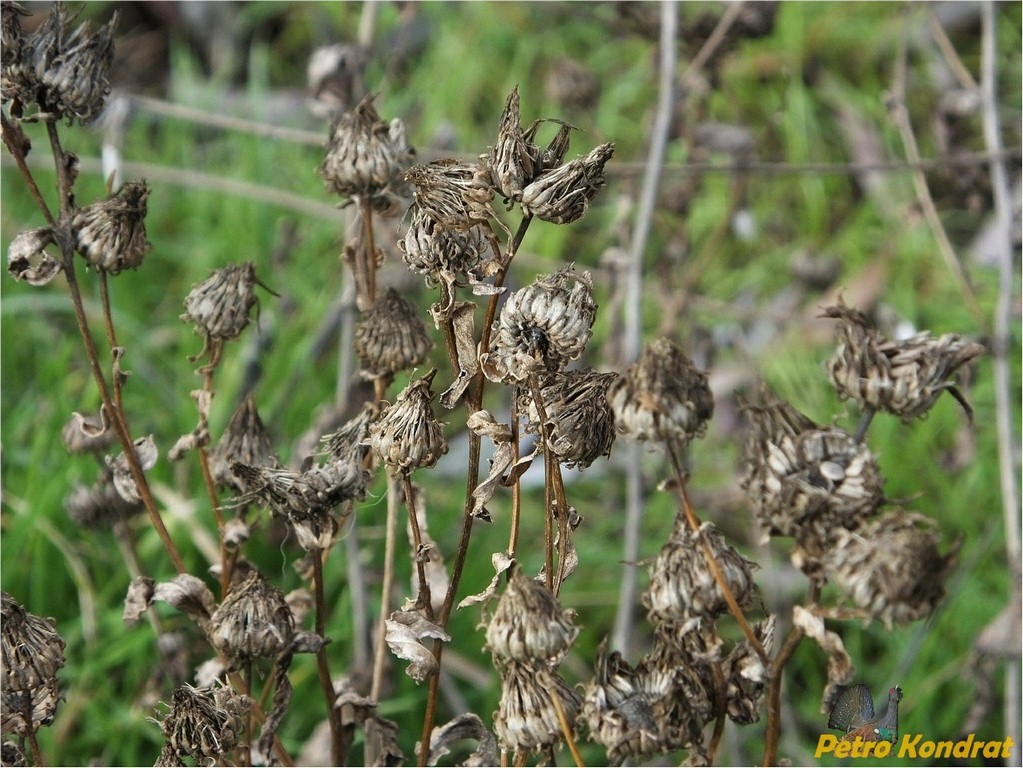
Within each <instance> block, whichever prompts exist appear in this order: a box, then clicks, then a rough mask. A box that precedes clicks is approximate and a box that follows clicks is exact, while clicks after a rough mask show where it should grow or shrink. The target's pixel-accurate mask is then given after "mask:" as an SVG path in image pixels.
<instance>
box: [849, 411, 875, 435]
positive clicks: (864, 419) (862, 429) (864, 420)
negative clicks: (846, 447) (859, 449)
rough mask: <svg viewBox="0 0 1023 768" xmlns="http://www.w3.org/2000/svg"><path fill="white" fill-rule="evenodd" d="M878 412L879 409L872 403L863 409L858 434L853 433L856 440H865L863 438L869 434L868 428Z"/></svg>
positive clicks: (857, 429) (857, 427)
mask: <svg viewBox="0 0 1023 768" xmlns="http://www.w3.org/2000/svg"><path fill="white" fill-rule="evenodd" d="M876 413H877V409H875V408H874V407H873V406H871V405H868V406H867V407H865V408H864V409H863V414H862V415H861V416H860V423H859V424H857V425H856V434H855V435H853V441H854V442H856V443H862V442H863V438H864V437H866V435H867V429H869V427H870V422H872V421H873V420H874V415H875V414H876Z"/></svg>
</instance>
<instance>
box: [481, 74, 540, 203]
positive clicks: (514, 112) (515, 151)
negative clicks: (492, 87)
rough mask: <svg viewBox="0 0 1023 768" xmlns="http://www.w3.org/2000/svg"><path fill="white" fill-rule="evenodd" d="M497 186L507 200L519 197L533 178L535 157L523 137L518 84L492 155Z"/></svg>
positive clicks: (508, 100)
mask: <svg viewBox="0 0 1023 768" xmlns="http://www.w3.org/2000/svg"><path fill="white" fill-rule="evenodd" d="M488 162H489V165H490V174H491V178H492V179H493V182H494V187H495V189H496V190H497V191H498V192H500V193H501V196H502V197H504V198H505V200H518V199H519V197H520V196H521V195H522V188H523V187H524V186H525V184H526V183H528V181H529V180H532V177H533V165H534V164H533V157H532V155H531V154H530V152H529V147H528V146H527V144H526V141H525V139H524V138H523V136H522V125H521V123H520V118H519V87H518V86H515V88H513V89H512V92H511V93H509V94H508V98H507V100H506V101H505V103H504V112H502V113H501V127H500V130H499V131H498V134H497V143H496V144H495V145H494V146H493V148H492V149H491V150H490V156H489V158H488Z"/></svg>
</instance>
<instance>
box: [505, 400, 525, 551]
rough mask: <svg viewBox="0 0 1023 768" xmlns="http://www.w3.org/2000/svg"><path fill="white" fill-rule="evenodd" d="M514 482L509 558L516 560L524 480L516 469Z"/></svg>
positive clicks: (515, 421) (515, 444)
mask: <svg viewBox="0 0 1023 768" xmlns="http://www.w3.org/2000/svg"><path fill="white" fill-rule="evenodd" d="M511 441H512V467H515V466H516V464H518V461H519V408H518V404H517V398H516V399H513V400H512V411H511ZM512 472H513V476H514V479H513V481H512V510H511V525H510V526H509V527H510V528H511V530H510V531H509V533H508V557H510V558H511V559H513V560H514V559H515V552H516V550H517V549H518V547H519V524H520V521H521V515H522V479H521V476H520V475H519V474H518V472H516V471H515V470H514V469H513V470H512Z"/></svg>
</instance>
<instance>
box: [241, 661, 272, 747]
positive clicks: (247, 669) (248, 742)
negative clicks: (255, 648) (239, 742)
mask: <svg viewBox="0 0 1023 768" xmlns="http://www.w3.org/2000/svg"><path fill="white" fill-rule="evenodd" d="M242 681H243V685H244V690H243V691H242V693H244V694H245V695H246V696H247V697H248V698H249V699H250V700H251V699H252V659H246V660H245V662H244V663H243V666H242ZM267 687H268V688H269V686H267ZM252 731H253V727H252V707H249V711H248V714H247V715H246V716H245V748H244V749H242V750H241V755H240V757H241V763H242V765H252Z"/></svg>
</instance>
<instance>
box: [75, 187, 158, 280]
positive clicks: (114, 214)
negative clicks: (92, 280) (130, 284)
mask: <svg viewBox="0 0 1023 768" xmlns="http://www.w3.org/2000/svg"><path fill="white" fill-rule="evenodd" d="M148 197H149V185H148V184H146V182H145V181H126V182H125V183H124V184H122V185H121V189H120V190H118V192H117V193H115V194H113V195H110V196H109V197H107V198H105V199H103V200H100V201H99V202H98V203H93V204H92V205H89V206H86V207H85V208H82V209H81V210H79V211H78V212H77V213H76V214H75V216H74V218H73V219H72V221H71V224H72V226H73V227H74V232H75V248H77V250H78V252H79V253H80V254H82V256H84V257H85V260H86V261H87V262H89V264H91V265H92V266H93V267H95V268H96V269H98V270H99V271H101V272H106V273H108V274H111V275H116V274H117V273H118V272H121V271H122V270H125V269H135V268H136V267H138V266H139V264H141V263H142V259H143V257H144V256H145V255H146V254H147V253H149V251H150V250H151V249H152V245H151V244H150V242H149V240H147V239H146V224H145V218H146V211H147V204H146V201H147V199H148Z"/></svg>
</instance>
